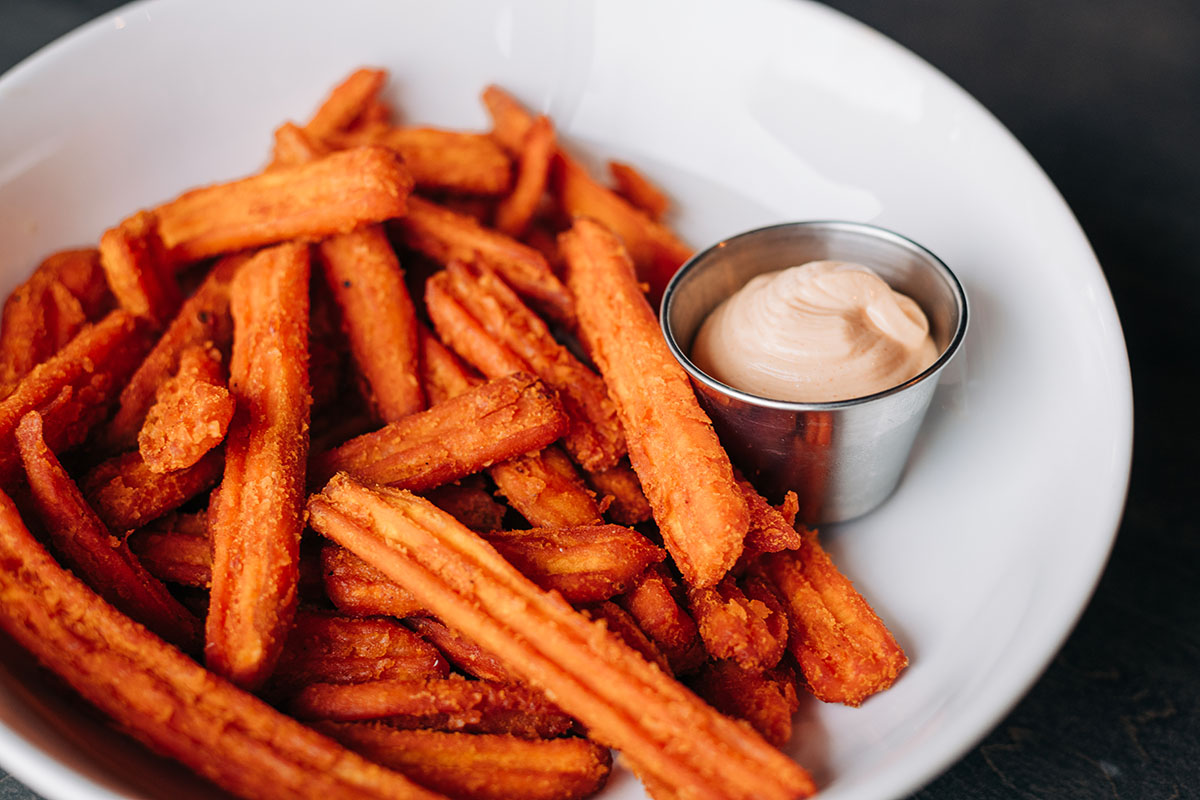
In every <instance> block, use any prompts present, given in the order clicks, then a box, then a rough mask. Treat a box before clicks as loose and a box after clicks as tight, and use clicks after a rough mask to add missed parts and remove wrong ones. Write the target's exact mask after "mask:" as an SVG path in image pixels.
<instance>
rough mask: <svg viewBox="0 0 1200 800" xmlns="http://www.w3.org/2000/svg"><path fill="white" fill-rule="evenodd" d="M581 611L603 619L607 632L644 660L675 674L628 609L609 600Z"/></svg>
mask: <svg viewBox="0 0 1200 800" xmlns="http://www.w3.org/2000/svg"><path fill="white" fill-rule="evenodd" d="M582 611H583V613H585V614H587V616H588V619H594V620H603V621H604V624H605V625H606V626H607V627H608V631H609V633H611V634H613V635H614V636H617V637H618V638H620V640H621V641H622V642H624V643H625V644H627V645H629V646H630V647H632V648H633V649H634V650H636V651H637V652H638V654H639V655H640V656H641V657H642V658H644V659H646V661H648V662H649V663H651V664H656V665H658V668H659V669H661V670H662V671H663V672H665V673H667V674H668V675H674V674H675V672H674V670H672V669H671V662H669V661H667V657H666V655H664V654H663V651H662V650H660V649H659V648H658V645H657V644H655V643H654V642H652V641H650V637H649V636H647V635H646V632H645V631H643V630H642V629H641V628H640V627H638V624H637V621H636V620H634V618H633V616H632V615H630V613H629V612H628V611H626V610H625V609H623V608H621V607H620V606H619V605H617V604H616V603H614V602H612V601H611V600H605V601H604V602H603V603H596V604H595V605H591V606H585V607H584V608H583V609H582Z"/></svg>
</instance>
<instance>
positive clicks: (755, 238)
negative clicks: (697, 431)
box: [660, 222, 967, 525]
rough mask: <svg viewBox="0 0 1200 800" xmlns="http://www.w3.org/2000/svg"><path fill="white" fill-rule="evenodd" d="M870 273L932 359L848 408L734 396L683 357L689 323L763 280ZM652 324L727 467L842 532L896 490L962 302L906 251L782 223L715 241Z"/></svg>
mask: <svg viewBox="0 0 1200 800" xmlns="http://www.w3.org/2000/svg"><path fill="white" fill-rule="evenodd" d="M820 260H837V261H853V262H857V263H859V264H863V265H864V266H867V267H870V268H871V269H873V270H875V272H876V273H878V274H879V276H880V277H881V278H883V279H884V280H885V281H886V282H887V283H888V284H889V285H890V286H891V287H892V288H893V289H895V290H897V291H899V292H902V293H904V294H906V295H908V296H909V297H911V298H912V299H913V300H915V301H916V302H917V304H918V305H920V306H921V309H922V310H923V311H924V312H925V315H926V316H927V317H928V318H929V325H930V334H931V335H932V337H933V341H934V343H935V344H936V345H937V347H938V352H939V353H940V355H939V356H938V358H937V360H936V361H935V362H934V363H933V364H932V365H931V366H930V367H929V368H928V369H926V370H925V371H924V372H922V373H921V374H919V375H917V376H916V377H914V378H912V379H910V380H908V381H906V382H905V383H902V384H900V385H899V386H894V387H892V388H890V389H887V390H885V391H882V392H877V393H875V394H872V395H867V396H866V397H859V398H855V399H853V400H839V401H836V402H827V403H795V402H788V401H782V400H771V399H770V398H766V397H758V396H755V395H752V394H747V393H746V392H743V391H739V390H738V389H734V388H733V387H731V386H727V385H725V384H724V383H721V382H720V381H718V380H716V379H715V378H713V377H711V376H709V375H707V374H705V373H704V372H702V371H701V370H700V369H699V368H698V367H697V366H696V365H695V364H693V363H692V361H691V359H690V358H689V357H688V354H689V353H690V352H691V348H692V340H693V338H694V337H695V335H696V332H697V331H698V330H699V328H700V324H701V323H702V322H703V321H704V319H705V318H706V317H707V316H708V314H709V313H710V312H711V311H712V310H713V309H714V308H716V306H717V305H718V304H719V303H720V302H721V301H722V300H724V299H725V298H727V297H729V296H730V295H732V294H733V293H735V292H736V291H738V290H739V289H741V288H742V287H743V286H744V285H745V284H746V282H747V281H749V280H750V279H751V278H753V277H754V276H756V275H759V274H761V273H764V272H772V271H775V270H781V269H786V268H787V267H792V266H795V265H797V264H804V263H806V262H809V261H820ZM661 312H662V313H661V314H660V319H661V321H662V328H663V335H664V336H665V337H666V339H667V345H668V346H669V347H670V348H671V353H672V354H673V355H674V356H675V358H676V359H677V360H678V361H679V363H680V364H681V365H682V366H683V368H684V369H685V370H687V373H688V375H689V376H691V379H692V384H693V385H694V386H695V388H696V393H697V395H698V396H699V398H700V403H701V405H702V406H704V409H705V411H706V412H708V415H709V417H711V418H712V421H713V425H714V427H715V428H716V430H717V434H718V435H719V436H720V438H721V442H722V444H724V445H725V447H726V449H727V450H728V451H729V455H730V457H731V458H732V460H733V462H734V464H736V465H737V466H738V467H739V468H741V470H742V472H743V473H745V474H746V476H747V477H748V478H749V479H750V480H751V481H752V482H753V483H754V484H755V486H756V487H758V489H759V491H762V492H763V493H764V494H766V495H767V497H769V498H770V499H772V500H774V501H778V500H780V499H781V498H782V497H783V495H784V493H785V492H787V491H788V490H794V491H795V492H796V493H797V495H799V497H800V518H801V520H803V521H804V522H805V523H807V524H809V525H815V524H818V523H825V522H841V521H843V520H848V519H852V518H854V517H857V516H860V515H862V514H865V513H867V512H868V511H870V510H871V509H873V508H875V507H876V506H878V505H879V504H880V503H882V502H883V501H884V500H885V499H887V497H888V495H890V494H891V493H892V491H893V490H894V489H895V488H896V484H897V483H899V481H900V475H901V473H902V472H903V470H904V465H905V463H906V462H907V461H908V455H909V451H910V450H911V449H912V444H913V441H914V439H915V438H916V435H917V430H918V429H919V428H920V426H921V420H922V419H924V417H925V412H926V410H928V408H929V403H930V400H932V398H933V391H934V388H935V387H936V386H937V381H938V376H939V375H940V374H941V371H942V369H943V368H944V367H945V366H946V364H948V363H949V362H950V359H952V358H953V357H954V354H955V353H956V352H958V349H959V347H960V346H961V344H962V341H963V338H964V336H965V335H966V332H967V296H966V294H965V293H964V292H963V288H962V285H961V284H960V283H959V282H958V279H957V278H956V277H954V273H952V272H951V271H950V270H949V268H948V267H947V266H946V265H945V264H943V263H942V262H941V260H940V259H938V258H937V256H935V255H934V254H933V253H931V252H929V251H928V250H926V249H925V248H924V247H921V246H920V245H919V244H917V243H916V242H913V241H911V240H909V239H906V238H904V237H903V236H900V235H899V234H896V233H892V232H891V231H888V230H884V229H883V228H878V227H875V226H873V225H864V224H861V223H855V222H792V223H786V224H783V225H774V226H771V227H768V228H759V229H758V230H753V231H749V232H747V233H743V234H740V235H738V236H734V237H733V238H731V239H726V240H725V241H722V242H718V243H717V244H715V245H713V246H712V247H710V248H708V249H707V250H705V251H703V252H701V253H699V254H697V255H696V256H694V257H693V258H692V259H691V260H690V261H688V262H687V263H686V264H684V265H683V267H681V268H680V270H679V271H678V272H677V273H676V274H675V277H674V278H672V279H671V282H670V283H669V284H668V285H667V289H666V292H665V293H664V294H663V299H662V309H661Z"/></svg>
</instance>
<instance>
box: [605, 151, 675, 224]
mask: <svg viewBox="0 0 1200 800" xmlns="http://www.w3.org/2000/svg"><path fill="white" fill-rule="evenodd" d="M608 172H609V174H610V175H612V178H613V183H615V184H616V185H617V194H619V195H620V196H621V197H623V198H625V199H626V200H628V201H629V202H630V203H632V204H633V205H634V206H635V207H636V208H638V209H640V210H641V211H644V212H645V213H646V215H647V216H649V217H650V219H652V220H656V221H657V220H660V219H662V218H663V215H664V214H666V213H667V208H668V207H670V205H671V201H670V200H668V199H667V196H666V195H665V194H664V193H663V190H662V189H660V188H658V187H657V186H655V185H654V184H653V183H651V182H650V179H649V178H647V177H646V176H645V175H643V174H642V172H641V170H639V169H638V168H637V167H635V166H633V165H632V164H626V163H624V162H621V161H609V162H608Z"/></svg>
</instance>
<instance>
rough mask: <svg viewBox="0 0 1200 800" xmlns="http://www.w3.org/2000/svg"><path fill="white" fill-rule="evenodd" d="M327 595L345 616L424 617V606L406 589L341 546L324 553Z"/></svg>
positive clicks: (323, 550)
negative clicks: (419, 615) (420, 615)
mask: <svg viewBox="0 0 1200 800" xmlns="http://www.w3.org/2000/svg"><path fill="white" fill-rule="evenodd" d="M321 565H322V574H323V576H324V580H325V593H326V594H327V595H328V596H329V600H330V602H332V603H333V604H334V606H336V607H337V609H338V611H341V612H342V613H343V614H350V615H351V616H356V617H369V616H376V615H386V616H392V617H407V616H411V615H414V614H421V613H423V612H422V609H421V604H420V603H418V602H417V599H416V598H415V597H413V596H412V595H411V594H410V593H409V592H408V591H407V590H406V589H404V588H403V587H401V586H397V585H396V584H395V583H394V582H393V581H391V580H390V579H389V578H388V577H387V576H386V575H384V574H383V573H382V572H380V571H379V570H377V569H375V568H374V567H372V566H371V565H370V564H368V563H367V562H365V561H363V560H362V559H361V558H359V557H358V556H356V555H354V554H353V553H351V552H350V551H349V550H346V549H344V548H341V547H338V546H337V545H326V546H325V547H323V548H322V549H321Z"/></svg>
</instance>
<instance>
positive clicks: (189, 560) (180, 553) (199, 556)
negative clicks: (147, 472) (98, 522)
mask: <svg viewBox="0 0 1200 800" xmlns="http://www.w3.org/2000/svg"><path fill="white" fill-rule="evenodd" d="M205 517H206V514H205V513H204V512H203V511H201V512H199V513H196V514H173V515H171V516H169V517H166V518H164V519H162V520H160V521H158V522H156V523H155V524H153V525H150V526H147V527H145V528H140V529H138V530H136V531H134V532H133V533H131V534H130V535H129V538H127V539H126V540H125V541H126V542H127V543H128V544H129V549H130V550H132V551H133V553H134V555H136V556H137V557H138V561H140V562H141V564H142V566H143V567H145V568H146V571H147V572H149V573H150V574H151V575H153V576H154V577H156V578H158V579H159V580H160V581H163V582H165V583H178V584H182V585H183V586H194V587H196V588H200V589H207V588H208V584H209V581H211V580H212V545H211V544H210V543H209V541H208V526H207V523H206V522H205Z"/></svg>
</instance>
